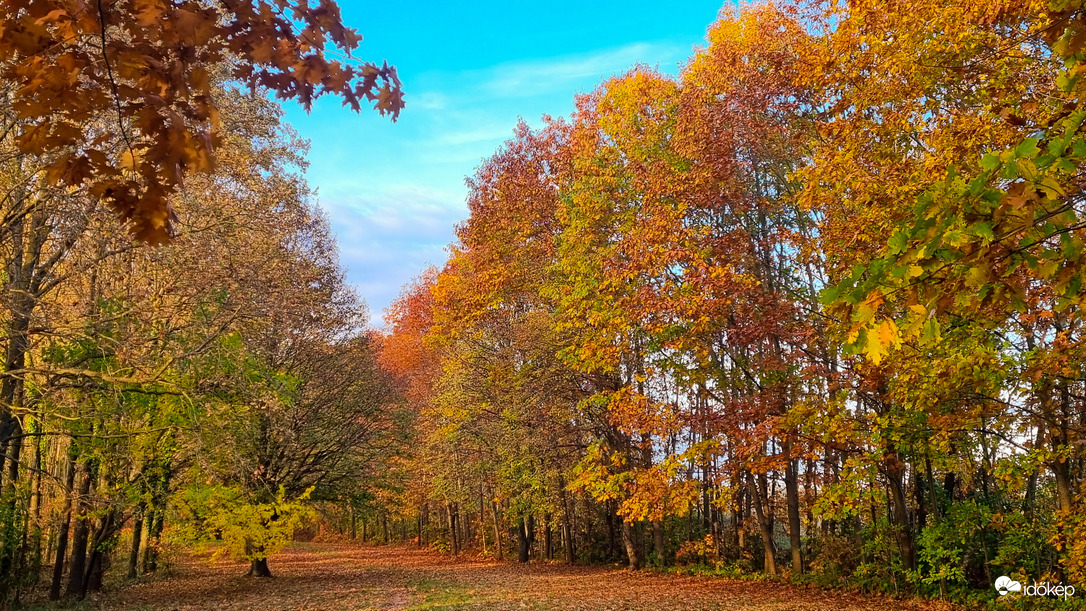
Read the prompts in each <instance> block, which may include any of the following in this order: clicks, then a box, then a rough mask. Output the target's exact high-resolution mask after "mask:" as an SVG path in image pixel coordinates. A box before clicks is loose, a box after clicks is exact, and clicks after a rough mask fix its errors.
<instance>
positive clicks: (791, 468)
mask: <svg viewBox="0 0 1086 611" xmlns="http://www.w3.org/2000/svg"><path fill="white" fill-rule="evenodd" d="M784 457H785V460H786V461H787V462H786V464H785V468H784V494H785V504H786V505H787V507H788V543H789V546H790V547H791V548H792V572H793V573H795V574H796V575H799V574H802V573H803V553H802V548H801V546H802V542H801V540H800V532H799V529H800V519H799V477H798V474H797V473H796V460H795V459H794V458H792V442H791V440H785V442H784Z"/></svg>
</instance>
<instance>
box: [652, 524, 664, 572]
mask: <svg viewBox="0 0 1086 611" xmlns="http://www.w3.org/2000/svg"><path fill="white" fill-rule="evenodd" d="M652 546H653V551H655V552H656V561H657V562H659V563H660V566H667V542H666V540H665V538H664V523H663V522H661V521H660V520H653V522H652Z"/></svg>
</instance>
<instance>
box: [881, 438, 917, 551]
mask: <svg viewBox="0 0 1086 611" xmlns="http://www.w3.org/2000/svg"><path fill="white" fill-rule="evenodd" d="M883 461H884V464H885V471H886V480H887V481H888V482H889V484H890V497H891V499H892V501H893V502H892V503H891V505H892V506H893V507H892V511H891V517H892V519H893V521H894V526H895V527H896V528H897V540H898V545H899V546H900V547H901V563H902V566H904V567H905V568H906V569H909V570H910V571H911V570H914V569H915V568H916V547H915V545H914V544H913V532H912V526H911V525H910V524H909V512H908V505H906V502H907V501H906V498H905V483H904V475H905V463H903V462H901V460H900V458H898V454H897V449H896V448H894V446H892V445H891V446H889V447H888V448H887V450H886V455H885V456H884V457H883Z"/></svg>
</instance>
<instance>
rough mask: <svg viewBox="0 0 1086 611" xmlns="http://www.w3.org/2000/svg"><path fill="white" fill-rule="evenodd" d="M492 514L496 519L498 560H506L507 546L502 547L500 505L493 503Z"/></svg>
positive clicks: (495, 536)
mask: <svg viewBox="0 0 1086 611" xmlns="http://www.w3.org/2000/svg"><path fill="white" fill-rule="evenodd" d="M490 514H491V515H492V516H493V517H494V547H496V548H497V550H498V560H504V559H505V546H504V545H502V529H501V526H500V525H499V523H498V503H497V501H492V502H491V504H490Z"/></svg>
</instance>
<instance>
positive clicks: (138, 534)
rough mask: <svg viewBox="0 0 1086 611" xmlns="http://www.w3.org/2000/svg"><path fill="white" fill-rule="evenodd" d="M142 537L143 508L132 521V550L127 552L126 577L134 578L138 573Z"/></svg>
mask: <svg viewBox="0 0 1086 611" xmlns="http://www.w3.org/2000/svg"><path fill="white" fill-rule="evenodd" d="M142 538H143V508H142V507H141V508H140V510H139V513H137V514H136V518H135V520H134V521H133V522H132V550H131V551H130V552H129V554H128V578H129V579H135V578H136V576H137V575H138V574H139V573H138V569H139V560H140V539H142Z"/></svg>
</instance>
